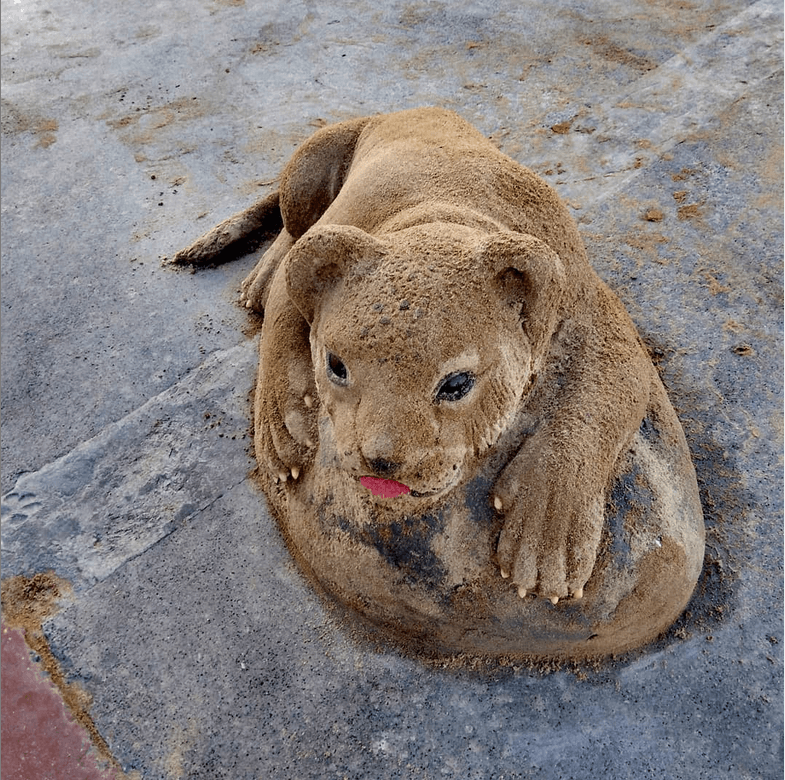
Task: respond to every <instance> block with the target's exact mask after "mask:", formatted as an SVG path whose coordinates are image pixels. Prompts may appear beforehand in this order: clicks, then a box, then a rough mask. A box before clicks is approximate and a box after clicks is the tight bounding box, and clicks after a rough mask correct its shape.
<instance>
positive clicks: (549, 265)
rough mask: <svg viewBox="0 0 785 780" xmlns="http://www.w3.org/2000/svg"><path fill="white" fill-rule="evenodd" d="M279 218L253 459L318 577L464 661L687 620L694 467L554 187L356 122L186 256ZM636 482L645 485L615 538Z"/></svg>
mask: <svg viewBox="0 0 785 780" xmlns="http://www.w3.org/2000/svg"><path fill="white" fill-rule="evenodd" d="M278 219H280V220H281V225H282V227H281V229H280V233H279V234H278V237H277V238H276V240H275V241H274V243H273V244H272V245H271V247H270V248H269V249H268V250H267V252H266V253H265V254H264V256H263V257H262V259H261V260H260V261H259V263H258V265H257V266H256V268H255V269H254V271H253V272H252V273H251V275H250V276H249V277H248V278H247V279H246V280H245V282H244V284H243V289H242V299H243V301H244V302H245V304H246V306H248V307H249V308H251V309H254V310H256V311H258V312H260V313H263V315H264V324H263V329H262V333H261V341H260V366H259V374H258V381H257V387H256V400H255V407H254V425H255V448H256V457H257V459H258V462H259V466H260V469H261V471H262V474H263V483H264V485H265V490H266V492H267V495H268V498H269V499H270V502H271V505H272V507H273V509H274V510H275V512H276V514H277V516H278V518H279V521H280V523H281V526H282V529H283V530H284V533H285V534H286V536H287V538H288V540H289V542H290V545H291V547H292V549H293V552H294V553H295V554H296V555H297V556H298V558H299V560H300V561H301V563H302V564H303V566H304V568H305V569H306V570H307V571H309V573H311V574H312V575H313V576H314V577H315V579H316V580H317V581H318V582H319V583H320V584H321V585H322V586H323V587H324V588H325V589H326V590H327V591H328V592H329V593H331V594H332V595H333V596H335V597H337V598H338V599H339V600H341V601H343V602H344V603H346V604H348V605H349V606H352V607H354V608H355V609H357V610H358V611H360V612H361V613H362V614H364V615H365V616H366V617H368V618H370V619H371V620H372V621H374V622H376V623H379V624H382V625H385V626H387V627H388V628H390V629H391V630H392V631H393V632H396V633H397V634H399V635H404V636H408V637H416V638H417V639H418V640H420V641H422V642H424V643H425V644H426V645H431V646H433V647H437V648H442V649H446V650H448V651H450V652H455V651H467V652H483V653H491V654H494V653H499V654H500V653H517V654H521V655H531V656H542V655H563V656H578V655H586V654H590V653H592V652H610V651H618V650H621V649H625V648H627V647H631V646H635V645H637V644H640V643H642V642H643V641H647V640H649V639H651V638H653V637H654V636H656V635H657V634H658V633H660V632H661V631H663V630H664V629H665V628H667V626H668V625H669V624H670V623H671V622H672V621H673V620H674V619H675V617H676V616H677V615H678V614H679V612H680V611H681V610H682V609H683V607H684V605H685V604H686V602H687V600H688V598H689V595H690V593H691V592H692V589H693V587H694V584H695V582H696V580H697V577H698V575H699V573H700V568H701V562H702V556H703V522H702V515H701V510H700V502H699V500H698V496H697V486H696V484H695V475H694V471H693V469H692V465H691V463H690V460H689V453H688V450H687V447H686V443H685V441H684V436H683V433H682V431H681V427H680V425H679V423H678V420H677V419H676V417H675V415H674V413H673V410H672V408H671V407H670V404H669V402H668V400H667V398H666V396H665V392H664V389H663V387H662V385H661V383H660V380H659V378H658V375H657V373H656V371H655V369H654V367H653V365H652V363H651V361H650V359H649V356H648V354H647V352H646V349H645V347H644V346H643V344H642V343H641V341H640V339H639V337H638V335H637V332H636V329H635V327H634V325H633V323H632V321H631V320H630V318H629V316H628V315H627V313H626V311H625V310H624V307H623V306H622V305H621V303H620V301H619V300H618V298H617V297H616V296H615V295H614V294H613V293H612V292H611V291H610V290H609V289H608V287H607V286H606V285H605V284H604V283H603V282H602V281H601V280H600V279H599V278H598V276H597V275H596V273H595V272H594V271H593V269H592V268H591V266H590V264H589V261H588V258H587V256H586V252H585V250H584V247H583V244H582V242H581V239H580V236H579V234H578V230H577V227H576V225H575V223H574V222H573V220H572V218H571V217H570V215H569V213H568V211H567V209H566V207H565V206H564V205H563V203H562V202H561V201H560V200H559V198H558V197H557V195H556V194H555V192H554V191H553V189H551V188H550V187H549V186H548V185H547V184H545V183H544V182H543V181H542V180H541V179H539V178H538V177H537V176H536V175H535V174H534V173H532V172H531V171H529V170H528V169H526V168H524V167H522V166H520V165H519V164H517V163H516V162H514V161H513V160H511V159H509V158H508V157H506V156H504V155H503V154H502V153H501V152H499V151H498V150H497V149H496V148H495V147H494V146H493V145H492V144H491V143H490V142H489V141H488V140H487V139H486V138H484V137H483V136H482V135H481V134H480V133H479V132H477V131H476V130H475V129H474V128H472V127H471V126H470V125H468V124H467V123H465V122H464V121H463V120H461V119H460V118H458V117H457V116H456V115H455V114H453V113H451V112H448V111H444V110H440V109H418V110H414V111H407V112H401V113H398V114H390V115H384V116H375V117H368V118H363V119H357V120H351V121H348V122H344V123H341V124H338V125H334V126H330V127H327V128H324V129H323V130H321V131H319V132H318V133H316V134H315V135H314V136H312V137H311V138H310V139H309V140H308V141H307V142H306V143H305V144H304V145H303V146H302V147H301V148H300V149H299V150H298V151H297V152H296V153H295V155H294V156H293V158H292V159H291V161H290V162H289V163H288V164H287V166H286V168H285V169H284V171H283V173H282V175H281V179H280V187H279V190H278V191H277V192H275V193H273V194H272V195H271V196H269V197H268V198H267V199H265V200H264V201H261V202H260V203H258V204H256V205H254V206H252V207H251V208H250V209H248V210H246V211H245V212H242V213H241V214H238V215H237V216H235V217H233V218H231V219H229V220H227V221H226V222H225V223H222V224H221V225H219V226H218V227H217V228H215V229H214V230H213V231H211V232H210V233H209V234H207V235H206V236H205V237H203V238H202V239H200V240H199V241H197V242H196V243H195V244H194V245H193V246H192V247H189V248H188V249H187V250H184V251H183V252H181V253H179V254H178V255H177V256H176V257H175V262H178V263H196V264H198V263H203V262H211V261H214V260H215V259H216V257H218V256H220V254H221V253H222V252H223V253H225V252H227V250H229V249H230V248H231V246H232V245H233V244H234V243H235V242H237V241H238V240H242V239H245V238H247V237H248V235H249V234H251V233H252V232H253V231H255V230H261V229H265V228H266V227H269V226H270V225H271V224H273V223H275V221H276V220H278ZM655 461H656V463H655ZM630 474H636V475H637V483H636V484H637V485H638V486H639V488H640V490H643V493H645V494H646V495H645V496H644V495H643V493H641V494H640V495H638V494H636V495H637V496H638V497H637V499H635V500H637V501H638V503H637V504H635V506H633V503H634V501H633V499H631V498H629V496H630V495H632V493H630V492H629V491H628V498H629V500H630V501H632V502H633V503H630V504H629V506H627V510H628V511H627V513H626V514H627V515H629V517H627V516H625V517H624V518H622V519H621V520H620V521H619V522H620V525H619V526H618V528H613V527H611V526H612V525H613V524H612V523H611V522H610V520H609V518H610V517H611V516H612V515H613V512H617V514H618V512H619V506H618V504H619V501H616V503H615V504H614V502H613V495H614V493H613V491H614V486H615V485H616V486H618V484H620V480H622V481H623V480H624V479H626V478H627V477H628V476H629V475H630ZM641 486H643V487H641ZM647 491H648V492H647ZM633 492H634V491H633ZM633 515H635V517H633ZM636 517H637V520H636V519H635V518H636ZM635 522H638V527H636V528H633V524H634V523H635ZM644 526H645V529H646V534H648V536H647V539H648V541H646V542H645V543H641V542H640V538H642V537H641V533H642V531H641V528H642V527H644ZM614 534H616V536H614ZM636 534H637V536H636ZM617 537H618V538H617ZM633 537H635V538H633ZM620 539H621V541H622V542H623V543H624V544H626V548H625V549H627V552H628V553H629V554H628V556H627V558H628V559H627V560H626V561H625V562H620V561H619V560H618V559H617V560H613V550H614V545H616V549H618V544H616V542H618V541H619V540H620ZM614 540H615V541H614ZM625 540H626V541H625ZM636 545H638V546H637V547H636ZM641 545H642V546H641ZM666 548H667V549H666ZM603 556H604V558H603ZM617 557H618V556H617ZM601 558H603V561H600V559H601ZM625 578H626V579H625ZM641 578H643V580H641ZM622 581H623V582H624V583H625V584H621V583H622ZM663 593H665V595H663ZM635 594H637V595H635ZM647 594H648V595H647ZM533 596H539V597H544V598H540V599H534V598H533ZM636 598H637V599H638V600H641V603H640V604H637V605H636V604H634V603H633V602H630V601H629V599H633V601H634V599H636ZM625 599H626V600H627V601H626V602H625ZM546 603H547V606H546ZM622 604H624V608H622ZM560 605H561V606H560ZM562 606H563V608H562ZM633 606H635V609H633V608H632V607H633ZM560 608H562V611H561V612H557V611H555V610H558V609H560ZM547 609H550V610H551V612H546V611H544V610H547ZM516 610H517V613H516ZM636 610H637V617H636V615H635V614H634V613H635V612H636ZM554 620H555V621H556V622H555V623H554ZM560 620H561V621H562V623H559V621H560ZM538 621H539V626H538ZM620 621H621V622H620ZM562 624H563V625H562ZM491 625H495V626H496V627H497V628H495V629H493V630H490V629H489V626H491ZM523 625H525V626H526V629H524V628H522V626H523ZM499 626H501V628H499ZM538 631H539V634H538ZM527 632H528V633H527ZM549 632H550V633H549ZM576 632H577V633H576ZM480 635H482V636H483V637H485V639H482V640H480V639H479V638H478V637H480ZM540 635H541V636H542V637H547V638H545V639H537V638H535V637H536V636H540ZM614 636H615V637H616V639H615V640H614V639H613V638H612V637H614ZM467 637H474V638H467ZM603 637H608V640H607V641H605V642H604V643H603V641H600V642H597V641H594V644H593V645H592V643H591V641H590V640H592V639H593V640H596V639H598V638H600V639H602V638H603Z"/></svg>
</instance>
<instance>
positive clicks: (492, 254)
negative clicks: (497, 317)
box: [479, 232, 567, 355]
mask: <svg viewBox="0 0 785 780" xmlns="http://www.w3.org/2000/svg"><path fill="white" fill-rule="evenodd" d="M479 252H480V259H481V261H482V263H483V266H484V267H485V268H487V269H489V270H490V272H491V274H492V276H493V280H494V283H495V284H496V285H497V287H498V289H499V294H500V295H502V296H503V297H504V298H505V299H507V300H508V301H509V302H510V303H511V304H516V305H517V304H520V305H521V307H522V311H521V317H522V325H523V330H524V332H525V333H526V335H527V336H528V338H529V341H530V343H531V349H532V355H538V354H540V352H541V351H542V350H544V349H546V348H547V345H548V343H549V341H550V338H551V336H552V335H553V332H554V330H555V329H556V325H557V324H558V320H559V312H560V310H561V304H562V301H563V300H564V295H565V291H566V286H567V275H566V273H565V270H564V264H563V263H562V261H561V258H560V257H559V256H558V255H557V254H556V252H554V251H553V250H552V249H551V248H550V247H549V246H548V245H547V244H546V243H545V242H543V241H540V239H538V238H535V237H534V236H531V235H528V234H525V233H512V232H509V233H496V234H494V235H492V236H490V237H489V238H488V239H487V240H486V241H484V242H483V243H482V245H481V246H480V248H479Z"/></svg>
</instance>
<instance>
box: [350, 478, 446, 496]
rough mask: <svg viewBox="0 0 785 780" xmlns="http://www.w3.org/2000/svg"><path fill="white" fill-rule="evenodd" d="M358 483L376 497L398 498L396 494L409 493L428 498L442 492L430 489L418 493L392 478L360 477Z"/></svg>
mask: <svg viewBox="0 0 785 780" xmlns="http://www.w3.org/2000/svg"><path fill="white" fill-rule="evenodd" d="M360 484H361V485H362V486H363V487H364V488H367V489H368V490H370V491H371V493H373V494H374V495H375V496H377V497H378V498H398V496H405V495H410V496H411V497H412V498H428V497H429V496H435V495H438V494H439V493H442V492H444V491H443V490H431V491H429V492H427V493H420V492H418V491H417V490H412V489H411V488H410V487H409V486H408V485H404V484H403V482H397V481H396V480H394V479H382V478H381V477H360Z"/></svg>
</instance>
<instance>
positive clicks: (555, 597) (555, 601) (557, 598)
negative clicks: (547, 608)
mask: <svg viewBox="0 0 785 780" xmlns="http://www.w3.org/2000/svg"><path fill="white" fill-rule="evenodd" d="M558 603H559V597H558V596H551V604H553V605H554V606H556V604H558Z"/></svg>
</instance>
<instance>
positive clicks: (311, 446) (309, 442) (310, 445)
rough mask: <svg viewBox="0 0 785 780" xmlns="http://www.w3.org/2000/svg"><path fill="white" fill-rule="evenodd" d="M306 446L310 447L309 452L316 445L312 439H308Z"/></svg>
mask: <svg viewBox="0 0 785 780" xmlns="http://www.w3.org/2000/svg"><path fill="white" fill-rule="evenodd" d="M305 446H306V447H308V449H309V450H312V449H313V448H314V447H315V446H316V445H315V444H314V443H313V442H312V441H311V440H310V439H306V440H305Z"/></svg>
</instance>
